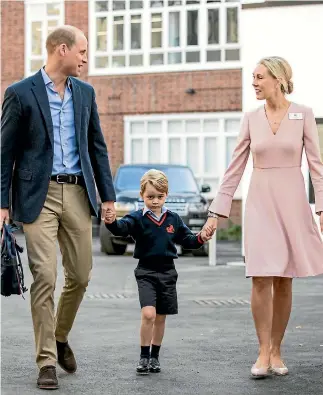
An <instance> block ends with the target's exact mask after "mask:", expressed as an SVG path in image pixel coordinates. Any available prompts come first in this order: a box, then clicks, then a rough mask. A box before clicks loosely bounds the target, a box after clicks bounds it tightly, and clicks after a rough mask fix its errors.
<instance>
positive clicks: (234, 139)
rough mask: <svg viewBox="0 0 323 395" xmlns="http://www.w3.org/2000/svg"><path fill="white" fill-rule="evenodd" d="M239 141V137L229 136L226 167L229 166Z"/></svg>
mask: <svg viewBox="0 0 323 395" xmlns="http://www.w3.org/2000/svg"><path fill="white" fill-rule="evenodd" d="M236 143H237V137H227V147H226V167H228V166H229V164H230V162H231V159H232V154H233V151H234V149H235V146H236Z"/></svg>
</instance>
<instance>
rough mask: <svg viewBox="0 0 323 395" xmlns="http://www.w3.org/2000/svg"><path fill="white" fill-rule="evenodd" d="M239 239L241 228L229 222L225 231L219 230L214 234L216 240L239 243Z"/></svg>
mask: <svg viewBox="0 0 323 395" xmlns="http://www.w3.org/2000/svg"><path fill="white" fill-rule="evenodd" d="M241 237H242V228H241V226H240V225H235V224H233V223H232V222H231V221H229V227H228V228H227V229H219V230H217V232H216V238H217V240H228V241H241Z"/></svg>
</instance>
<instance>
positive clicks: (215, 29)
mask: <svg viewBox="0 0 323 395" xmlns="http://www.w3.org/2000/svg"><path fill="white" fill-rule="evenodd" d="M208 19H209V23H208V43H209V44H219V10H218V9H212V10H208Z"/></svg>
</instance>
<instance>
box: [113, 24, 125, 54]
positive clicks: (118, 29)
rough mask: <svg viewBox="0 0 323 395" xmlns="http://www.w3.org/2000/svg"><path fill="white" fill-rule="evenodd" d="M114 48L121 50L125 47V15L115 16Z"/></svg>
mask: <svg viewBox="0 0 323 395" xmlns="http://www.w3.org/2000/svg"><path fill="white" fill-rule="evenodd" d="M113 21H114V22H113V23H114V26H113V49H115V50H118V49H119V50H121V49H123V39H124V33H123V28H124V24H123V16H115V17H114V18H113Z"/></svg>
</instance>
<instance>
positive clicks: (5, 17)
mask: <svg viewBox="0 0 323 395" xmlns="http://www.w3.org/2000/svg"><path fill="white" fill-rule="evenodd" d="M0 7H1V98H2V97H3V94H4V91H5V89H6V88H7V86H8V85H10V84H12V83H13V82H14V81H19V80H21V79H22V78H23V77H24V68H25V66H24V65H25V63H24V51H25V50H24V37H25V15H24V1H17V0H10V1H8V0H7V1H3V0H2V1H1V2H0Z"/></svg>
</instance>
